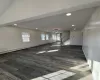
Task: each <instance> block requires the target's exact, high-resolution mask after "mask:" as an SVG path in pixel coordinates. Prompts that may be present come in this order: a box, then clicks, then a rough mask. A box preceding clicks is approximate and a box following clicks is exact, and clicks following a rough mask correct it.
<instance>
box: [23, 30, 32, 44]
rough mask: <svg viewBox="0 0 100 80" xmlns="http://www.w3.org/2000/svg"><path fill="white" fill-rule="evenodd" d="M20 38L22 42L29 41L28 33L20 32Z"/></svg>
mask: <svg viewBox="0 0 100 80" xmlns="http://www.w3.org/2000/svg"><path fill="white" fill-rule="evenodd" d="M22 40H23V42H30V34H29V33H27V32H22Z"/></svg>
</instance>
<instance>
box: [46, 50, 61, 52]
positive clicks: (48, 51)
mask: <svg viewBox="0 0 100 80" xmlns="http://www.w3.org/2000/svg"><path fill="white" fill-rule="evenodd" d="M57 51H59V49H56V50H49V51H47V52H57Z"/></svg>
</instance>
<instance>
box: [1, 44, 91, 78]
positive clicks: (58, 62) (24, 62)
mask: <svg viewBox="0 0 100 80" xmlns="http://www.w3.org/2000/svg"><path fill="white" fill-rule="evenodd" d="M82 64H86V60H85V56H84V53H83V51H82V47H81V46H68V45H67V46H60V45H56V44H55V43H54V44H47V45H41V46H37V47H32V48H27V49H23V50H19V51H15V52H10V53H9V54H2V55H0V70H1V72H0V80H79V79H81V78H83V77H85V76H87V75H89V74H91V72H90V70H89V69H85V68H86V67H87V65H85V66H84V65H83V66H81V67H79V68H82V69H81V70H83V71H80V70H78V68H77V69H75V67H77V66H78V65H82ZM84 70H85V71H84ZM57 72H65V73H66V75H67V74H68V75H69V74H71V75H69V76H68V75H67V76H63V77H62V76H61V77H59V76H58V78H57V74H58V73H57ZM52 73H53V74H52ZM47 74H50V75H51V77H45V76H48V75H47ZM54 74H56V75H54ZM50 75H49V76H50ZM60 75H61V74H60ZM15 76H16V77H15ZM55 76H56V78H55ZM38 78H40V79H38ZM60 78H61V79H60Z"/></svg>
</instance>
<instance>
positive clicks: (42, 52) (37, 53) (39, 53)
mask: <svg viewBox="0 0 100 80" xmlns="http://www.w3.org/2000/svg"><path fill="white" fill-rule="evenodd" d="M45 52H46V51H40V52H38V53H36V54H42V53H45Z"/></svg>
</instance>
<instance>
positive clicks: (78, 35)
mask: <svg viewBox="0 0 100 80" xmlns="http://www.w3.org/2000/svg"><path fill="white" fill-rule="evenodd" d="M82 37H83V35H82V31H70V45H82Z"/></svg>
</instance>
